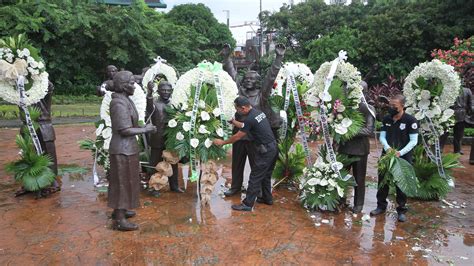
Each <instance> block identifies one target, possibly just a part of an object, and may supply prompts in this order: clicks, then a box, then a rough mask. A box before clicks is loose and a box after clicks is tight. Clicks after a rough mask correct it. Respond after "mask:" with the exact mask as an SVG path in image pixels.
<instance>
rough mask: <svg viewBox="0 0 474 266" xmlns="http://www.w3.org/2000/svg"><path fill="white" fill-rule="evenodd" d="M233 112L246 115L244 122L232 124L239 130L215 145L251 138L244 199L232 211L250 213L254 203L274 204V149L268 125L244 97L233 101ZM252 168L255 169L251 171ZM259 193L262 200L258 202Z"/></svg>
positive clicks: (273, 139) (275, 148)
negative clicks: (247, 136)
mask: <svg viewBox="0 0 474 266" xmlns="http://www.w3.org/2000/svg"><path fill="white" fill-rule="evenodd" d="M234 104H235V109H236V110H237V112H238V113H239V114H241V115H246V116H247V117H246V118H245V120H244V122H239V121H236V120H235V119H233V120H232V124H234V126H236V127H238V128H240V130H239V131H238V132H237V133H235V134H234V135H233V136H231V137H230V138H229V139H227V140H225V141H224V140H221V139H215V140H214V144H215V145H219V146H221V145H225V144H231V143H234V142H236V141H238V140H240V139H241V138H243V137H244V136H246V135H247V134H251V135H252V137H253V139H254V141H253V142H252V145H254V150H255V156H251V157H249V160H252V161H253V162H250V164H251V165H252V170H251V172H250V177H249V185H248V188H247V196H246V198H245V199H244V200H243V201H242V204H240V205H232V209H234V210H237V211H251V210H252V208H253V205H254V203H255V200H257V202H259V203H265V204H267V205H272V204H273V198H272V191H271V190H272V187H271V176H272V172H273V168H274V167H275V157H276V156H277V146H276V140H275V136H274V135H273V132H272V128H271V126H270V122H269V121H268V119H267V116H266V115H265V113H263V112H261V111H259V110H257V109H255V108H252V105H251V104H250V102H249V100H248V98H247V97H244V96H240V97H238V98H237V99H235V101H234ZM254 166H255V167H254ZM260 191H261V192H262V197H261V198H257V197H258V195H259V193H260Z"/></svg>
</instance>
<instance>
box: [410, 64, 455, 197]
mask: <svg viewBox="0 0 474 266" xmlns="http://www.w3.org/2000/svg"><path fill="white" fill-rule="evenodd" d="M460 93H461V80H460V78H459V76H458V74H457V72H456V71H455V70H454V67H452V66H450V65H448V64H445V63H443V62H441V61H439V60H437V59H434V60H433V61H431V62H424V63H421V64H419V65H418V66H416V67H415V68H414V69H413V70H412V71H411V72H410V74H408V76H407V78H406V79H405V83H404V85H403V94H404V96H405V98H406V104H405V106H406V107H407V109H406V112H407V113H408V114H411V115H414V116H415V118H416V119H418V120H419V122H420V124H421V126H420V133H421V140H422V145H423V147H424V153H422V152H421V151H420V150H418V156H417V158H416V159H418V161H415V164H414V166H415V171H417V172H418V173H419V172H420V171H421V170H422V168H426V167H427V166H428V165H430V169H437V173H436V172H433V171H431V173H428V172H426V171H424V174H423V175H420V176H418V178H419V180H420V188H419V189H418V194H417V195H415V197H418V198H425V199H427V198H430V197H431V199H436V198H439V197H440V196H443V195H446V194H447V192H448V191H449V190H450V187H451V188H452V187H454V181H453V178H452V176H451V174H450V173H451V171H450V169H452V168H455V167H457V166H458V164H457V160H458V158H459V157H456V156H452V155H450V154H442V151H441V146H440V143H439V139H440V136H441V135H442V134H444V133H445V132H447V131H448V130H449V127H450V126H452V125H453V124H454V119H453V115H454V110H452V109H451V108H450V107H451V106H452V105H453V104H454V103H455V101H456V98H457V97H458V96H459V94H460ZM426 158H428V159H429V160H426ZM421 172H423V171H421Z"/></svg>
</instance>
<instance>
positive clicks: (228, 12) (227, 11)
mask: <svg viewBox="0 0 474 266" xmlns="http://www.w3.org/2000/svg"><path fill="white" fill-rule="evenodd" d="M222 12H226V13H227V28H230V24H229V17H230V10H222Z"/></svg>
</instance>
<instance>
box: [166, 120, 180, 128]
mask: <svg viewBox="0 0 474 266" xmlns="http://www.w3.org/2000/svg"><path fill="white" fill-rule="evenodd" d="M177 125H178V122H176V120H174V119H171V120H170V121H168V126H169V127H171V128H174V127H176V126H177Z"/></svg>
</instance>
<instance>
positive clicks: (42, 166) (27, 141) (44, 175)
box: [5, 108, 56, 197]
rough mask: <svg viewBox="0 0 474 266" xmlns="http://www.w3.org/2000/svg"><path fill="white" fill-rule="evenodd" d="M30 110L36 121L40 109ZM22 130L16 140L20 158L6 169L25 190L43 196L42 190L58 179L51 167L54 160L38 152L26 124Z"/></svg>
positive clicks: (36, 126) (36, 125)
mask: <svg viewBox="0 0 474 266" xmlns="http://www.w3.org/2000/svg"><path fill="white" fill-rule="evenodd" d="M29 111H30V115H31V119H32V120H33V121H36V120H37V119H38V117H39V116H40V110H38V109H37V108H29ZM33 126H34V127H35V129H36V130H37V129H38V124H37V123H36V122H33ZM21 132H22V133H21V134H18V135H17V136H16V141H15V142H16V144H17V146H18V148H20V152H19V155H20V158H19V159H18V160H16V161H13V162H10V163H8V164H7V165H6V167H5V170H6V171H7V172H8V173H11V174H13V175H14V178H15V181H16V182H18V183H19V184H21V185H22V187H23V189H24V190H26V191H31V192H37V193H38V194H37V197H41V191H42V190H43V189H45V188H48V187H49V186H51V185H52V184H53V182H54V181H55V179H56V175H55V173H54V172H53V170H51V169H50V168H49V166H50V165H51V164H52V161H51V158H50V157H49V156H48V155H46V154H38V153H37V151H36V149H35V147H34V145H33V141H32V138H31V136H30V134H29V132H28V129H27V128H26V126H23V127H22V128H21Z"/></svg>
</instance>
